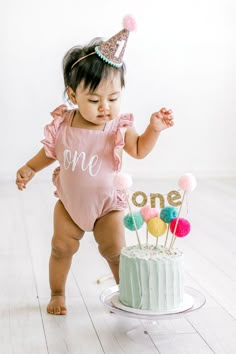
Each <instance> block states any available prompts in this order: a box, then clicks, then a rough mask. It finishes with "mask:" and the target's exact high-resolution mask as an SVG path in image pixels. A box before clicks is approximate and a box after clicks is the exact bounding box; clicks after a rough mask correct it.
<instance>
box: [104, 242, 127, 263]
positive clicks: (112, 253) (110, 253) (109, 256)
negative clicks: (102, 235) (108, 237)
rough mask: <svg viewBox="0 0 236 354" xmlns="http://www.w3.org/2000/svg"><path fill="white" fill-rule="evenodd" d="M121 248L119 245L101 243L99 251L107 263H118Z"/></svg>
mask: <svg viewBox="0 0 236 354" xmlns="http://www.w3.org/2000/svg"><path fill="white" fill-rule="evenodd" d="M121 248H122V247H121V246H120V245H107V246H106V245H103V246H99V251H100V253H101V255H102V256H103V257H104V258H105V259H106V260H107V261H108V262H109V263H113V264H118V263H119V261H120V252H121Z"/></svg>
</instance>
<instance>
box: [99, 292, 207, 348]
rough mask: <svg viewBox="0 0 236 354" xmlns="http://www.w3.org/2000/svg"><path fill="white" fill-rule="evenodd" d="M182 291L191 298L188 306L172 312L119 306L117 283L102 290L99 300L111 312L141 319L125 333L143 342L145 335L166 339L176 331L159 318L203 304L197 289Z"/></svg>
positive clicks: (199, 306) (191, 310)
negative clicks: (156, 311) (152, 311)
mask: <svg viewBox="0 0 236 354" xmlns="http://www.w3.org/2000/svg"><path fill="white" fill-rule="evenodd" d="M184 292H185V295H186V296H187V298H188V299H190V298H191V300H192V301H191V303H190V304H189V306H188V305H187V306H185V307H180V308H179V310H178V309H176V310H175V311H173V312H166V313H164V312H162V313H150V312H149V311H142V310H137V311H136V310H135V309H133V308H129V307H125V306H120V305H122V304H119V303H118V304H117V299H118V295H119V287H118V285H115V286H112V287H110V288H108V289H105V290H104V291H102V293H101V294H100V300H101V302H102V303H103V304H104V306H105V307H107V308H108V309H109V310H110V312H112V313H117V314H119V315H121V316H125V317H130V318H133V319H138V320H141V321H140V324H139V325H138V326H136V327H135V328H132V329H130V330H128V331H126V334H127V335H128V336H129V337H130V338H131V339H133V340H134V341H136V342H145V341H146V338H145V337H146V335H152V336H153V335H155V336H156V338H157V339H158V340H166V339H168V338H170V335H172V336H173V335H175V334H176V331H175V330H173V327H172V326H169V327H168V326H167V327H166V326H163V323H161V320H171V319H179V318H181V317H183V316H185V315H186V314H188V313H190V312H193V311H196V310H198V309H200V308H201V307H202V306H203V305H204V304H205V302H206V299H205V297H204V295H203V294H202V293H200V292H199V291H198V290H196V289H194V288H191V287H185V288H184ZM118 302H119V301H118ZM114 304H115V305H114Z"/></svg>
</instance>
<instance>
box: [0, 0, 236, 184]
mask: <svg viewBox="0 0 236 354" xmlns="http://www.w3.org/2000/svg"><path fill="white" fill-rule="evenodd" d="M126 14H132V15H133V16H134V17H135V18H136V21H137V24H138V28H137V31H136V32H135V33H131V35H130V38H129V43H128V46H127V50H126V54H125V62H126V66H127V76H126V80H127V84H126V88H125V90H124V92H123V102H122V111H124V112H132V113H133V114H134V116H135V125H136V128H137V130H138V131H139V132H140V133H141V132H142V131H143V130H144V129H145V127H146V125H147V124H148V121H149V117H150V115H151V113H152V112H154V111H156V110H158V109H159V108H160V107H162V106H166V107H167V108H172V110H173V111H174V115H175V126H174V128H172V129H169V130H167V131H165V132H163V133H162V135H161V137H160V140H159V142H158V144H157V145H156V147H155V149H154V150H153V151H152V153H151V154H150V155H149V156H148V157H147V158H146V159H144V160H138V161H137V160H133V159H131V158H129V157H127V156H126V157H125V159H124V170H126V171H127V172H129V173H131V174H132V175H135V176H137V177H148V176H152V177H158V176H160V177H164V176H168V177H169V176H171V177H174V178H175V177H176V176H179V174H181V173H185V172H192V173H195V174H196V175H197V176H236V153H235V151H236V143H235V133H236V123H235V121H236V104H235V103H236V102H235V101H236V100H235V98H236V97H235V96H236V94H235V92H236V81H235V80H236V65H235V63H236V43H235V33H236V22H235V16H236V2H235V0H178V1H176V0H162V1H157V0H146V1H141V0H140V1H138V0H119V1H111V0H100V1H98V0H90V1H79V0H76V1H75V0H64V1H61V0H46V1H45V0H41V1H32V0H21V1H18V0H5V1H4V0H3V1H1V4H0V36H1V55H0V75H1V76H0V85H1V86H0V88H1V96H0V97H1V130H0V148H1V150H0V151H1V164H0V178H10V179H14V178H15V172H16V170H17V168H18V167H20V166H21V165H22V164H23V163H25V161H27V159H29V158H30V157H31V156H32V155H33V154H35V153H36V152H37V150H38V149H40V148H41V143H40V140H41V139H42V138H43V127H44V125H45V124H47V123H48V122H49V121H50V120H51V118H50V115H49V112H50V111H52V110H53V109H54V108H55V107H56V106H58V105H60V104H61V103H63V100H64V97H63V90H64V87H63V78H62V70H61V62H62V57H63V55H64V54H65V52H66V51H67V50H68V49H69V48H70V47H72V46H74V45H76V44H81V43H82V44H85V43H87V42H88V41H89V40H90V39H91V38H93V37H97V36H102V37H104V38H106V39H107V38H109V37H110V36H112V35H113V34H115V33H116V32H118V31H119V30H120V29H121V28H122V27H121V26H122V25H121V23H122V18H123V16H124V15H126ZM49 173H51V170H50V168H49V170H48V171H46V172H45V171H44V172H42V173H41V174H40V176H41V177H40V178H45V177H46V178H47V177H48V175H49Z"/></svg>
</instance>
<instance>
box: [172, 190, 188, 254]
mask: <svg viewBox="0 0 236 354" xmlns="http://www.w3.org/2000/svg"><path fill="white" fill-rule="evenodd" d="M185 194H186V191H184V194H183V199H182V203H181V206H180V208H179V212H178V216H177V219H176V223H175V228H174V232H173V236H172V239H171V243H170V247H169V251H170V250H171V248H172V247H173V245H174V242H175V239H176V235H175V233H176V229H177V226H178V223H179V217H180V213H181V209H182V206H183V203H184V198H185Z"/></svg>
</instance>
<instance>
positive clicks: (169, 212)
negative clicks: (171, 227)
mask: <svg viewBox="0 0 236 354" xmlns="http://www.w3.org/2000/svg"><path fill="white" fill-rule="evenodd" d="M176 217H177V209H176V208H174V207H171V206H167V207H165V208H163V209H162V210H161V213H160V218H161V220H163V221H164V222H166V223H167V224H169V223H170V222H171V221H172V220H173V219H174V218H176Z"/></svg>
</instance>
